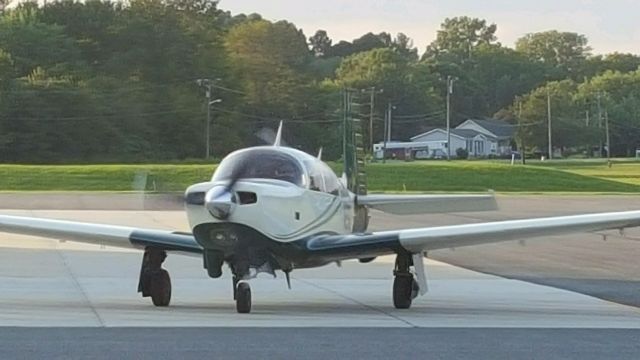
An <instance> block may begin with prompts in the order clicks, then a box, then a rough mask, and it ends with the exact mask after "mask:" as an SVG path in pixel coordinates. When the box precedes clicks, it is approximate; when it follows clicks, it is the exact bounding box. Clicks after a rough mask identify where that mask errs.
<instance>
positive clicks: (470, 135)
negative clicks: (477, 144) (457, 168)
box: [411, 128, 495, 141]
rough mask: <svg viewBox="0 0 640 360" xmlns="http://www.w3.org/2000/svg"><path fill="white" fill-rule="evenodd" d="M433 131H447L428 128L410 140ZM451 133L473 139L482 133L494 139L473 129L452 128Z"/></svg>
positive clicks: (465, 138)
mask: <svg viewBox="0 0 640 360" xmlns="http://www.w3.org/2000/svg"><path fill="white" fill-rule="evenodd" d="M435 131H440V132H443V133H445V134H446V132H447V130H446V129H442V128H435V129H431V130H429V131H427V132H424V133H422V134H418V135H416V136H414V137H412V138H411V141H414V140H415V139H418V138H420V137H422V136H425V135H427V134H431V133H432V132H435ZM451 135H452V136H456V137H458V138H461V139H464V140H467V139H473V138H474V137H476V136H477V135H482V136H484V137H487V138H491V139H495V138H494V137H493V136H489V135H486V134H483V133H481V132H479V131H475V130H471V129H453V128H452V129H451Z"/></svg>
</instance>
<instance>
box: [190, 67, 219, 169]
mask: <svg viewBox="0 0 640 360" xmlns="http://www.w3.org/2000/svg"><path fill="white" fill-rule="evenodd" d="M217 80H219V79H215V80H211V79H198V80H196V83H197V84H198V85H199V86H202V87H204V88H205V95H206V101H207V103H206V105H207V123H206V124H205V133H204V141H205V159H207V160H208V159H209V158H210V157H211V105H213V104H216V103H219V102H222V100H221V99H215V100H211V95H212V88H213V85H214V84H215V82H216V81H217Z"/></svg>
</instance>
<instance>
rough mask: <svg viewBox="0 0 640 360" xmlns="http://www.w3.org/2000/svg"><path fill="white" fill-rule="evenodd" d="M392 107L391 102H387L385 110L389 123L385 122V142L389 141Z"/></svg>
mask: <svg viewBox="0 0 640 360" xmlns="http://www.w3.org/2000/svg"><path fill="white" fill-rule="evenodd" d="M392 109H393V106H391V103H389V105H388V107H387V112H388V114H389V115H388V116H387V117H388V119H389V120H388V121H389V123H388V124H387V142H391V119H392V117H391V111H392Z"/></svg>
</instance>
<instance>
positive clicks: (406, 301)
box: [393, 275, 415, 309]
mask: <svg viewBox="0 0 640 360" xmlns="http://www.w3.org/2000/svg"><path fill="white" fill-rule="evenodd" d="M414 281H415V280H413V276H412V275H396V277H395V279H394V280H393V306H395V308H396V309H408V308H410V307H411V300H412V299H413V296H412V293H413V283H414Z"/></svg>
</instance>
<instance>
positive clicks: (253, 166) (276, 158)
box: [212, 149, 304, 186]
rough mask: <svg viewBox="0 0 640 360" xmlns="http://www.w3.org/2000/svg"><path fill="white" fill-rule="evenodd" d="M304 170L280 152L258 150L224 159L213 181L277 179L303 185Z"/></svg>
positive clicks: (296, 162)
mask: <svg viewBox="0 0 640 360" xmlns="http://www.w3.org/2000/svg"><path fill="white" fill-rule="evenodd" d="M303 173H304V172H303V170H302V168H301V167H300V165H299V164H298V161H297V160H296V159H295V158H293V157H292V156H290V155H287V154H284V153H282V152H278V151H270V150H266V149H256V150H248V151H243V152H240V153H237V154H233V155H231V156H229V157H227V158H226V159H224V160H223V161H222V162H221V163H220V165H219V166H218V169H217V170H216V172H215V173H214V175H213V179H212V181H224V180H229V179H233V178H240V179H251V178H255V179H276V180H282V181H286V182H289V183H292V184H295V185H298V186H302V185H303V179H304V176H303Z"/></svg>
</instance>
